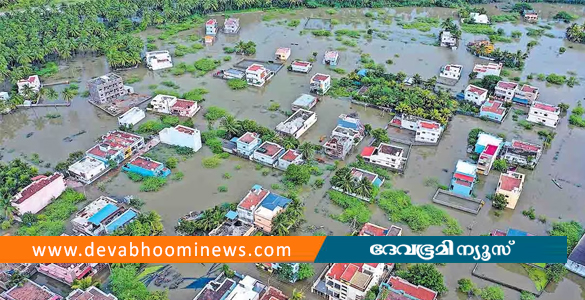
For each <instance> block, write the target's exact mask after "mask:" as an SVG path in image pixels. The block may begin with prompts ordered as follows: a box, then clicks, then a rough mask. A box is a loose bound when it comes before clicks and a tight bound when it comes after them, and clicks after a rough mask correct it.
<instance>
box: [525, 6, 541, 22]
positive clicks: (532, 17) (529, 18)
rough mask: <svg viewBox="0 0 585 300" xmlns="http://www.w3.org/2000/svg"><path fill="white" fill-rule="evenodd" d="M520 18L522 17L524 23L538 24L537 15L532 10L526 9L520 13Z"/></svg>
mask: <svg viewBox="0 0 585 300" xmlns="http://www.w3.org/2000/svg"><path fill="white" fill-rule="evenodd" d="M522 16H523V17H524V21H526V22H530V23H533V22H538V13H536V11H534V10H529V9H526V10H524V11H523V12H522Z"/></svg>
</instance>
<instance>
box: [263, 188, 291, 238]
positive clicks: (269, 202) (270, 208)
mask: <svg viewBox="0 0 585 300" xmlns="http://www.w3.org/2000/svg"><path fill="white" fill-rule="evenodd" d="M291 202H292V200H290V199H288V198H285V197H282V196H280V195H277V194H274V193H270V194H268V196H266V198H264V200H263V201H262V203H260V206H259V207H258V209H256V211H255V212H254V225H256V227H258V228H259V229H260V230H262V231H264V232H266V233H271V232H272V220H273V219H274V218H276V216H278V215H279V214H281V213H283V212H284V211H285V210H286V208H287V207H288V205H289V204H290V203H291Z"/></svg>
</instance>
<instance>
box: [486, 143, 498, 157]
mask: <svg viewBox="0 0 585 300" xmlns="http://www.w3.org/2000/svg"><path fill="white" fill-rule="evenodd" d="M496 150H498V146H495V145H487V147H485V149H483V153H485V154H488V155H494V154H496Z"/></svg>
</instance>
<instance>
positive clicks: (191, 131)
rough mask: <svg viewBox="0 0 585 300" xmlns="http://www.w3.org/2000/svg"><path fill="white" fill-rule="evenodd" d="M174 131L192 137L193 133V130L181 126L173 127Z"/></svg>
mask: <svg viewBox="0 0 585 300" xmlns="http://www.w3.org/2000/svg"><path fill="white" fill-rule="evenodd" d="M175 129H176V130H177V131H178V132H182V133H186V134H189V135H193V134H194V133H195V129H193V128H189V127H187V126H183V125H177V126H175Z"/></svg>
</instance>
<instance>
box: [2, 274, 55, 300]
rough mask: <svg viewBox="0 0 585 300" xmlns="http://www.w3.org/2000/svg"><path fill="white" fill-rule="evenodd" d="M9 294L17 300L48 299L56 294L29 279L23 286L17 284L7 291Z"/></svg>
mask: <svg viewBox="0 0 585 300" xmlns="http://www.w3.org/2000/svg"><path fill="white" fill-rule="evenodd" d="M7 295H8V296H9V297H10V298H13V299H15V300H48V299H51V298H52V297H53V296H54V294H51V293H49V292H48V291H46V290H44V289H43V288H41V287H40V286H38V285H36V284H34V283H33V282H31V281H30V280H28V279H27V280H26V281H25V282H24V283H23V284H22V286H18V285H17V286H15V287H14V288H13V289H11V290H10V291H9V292H7Z"/></svg>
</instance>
